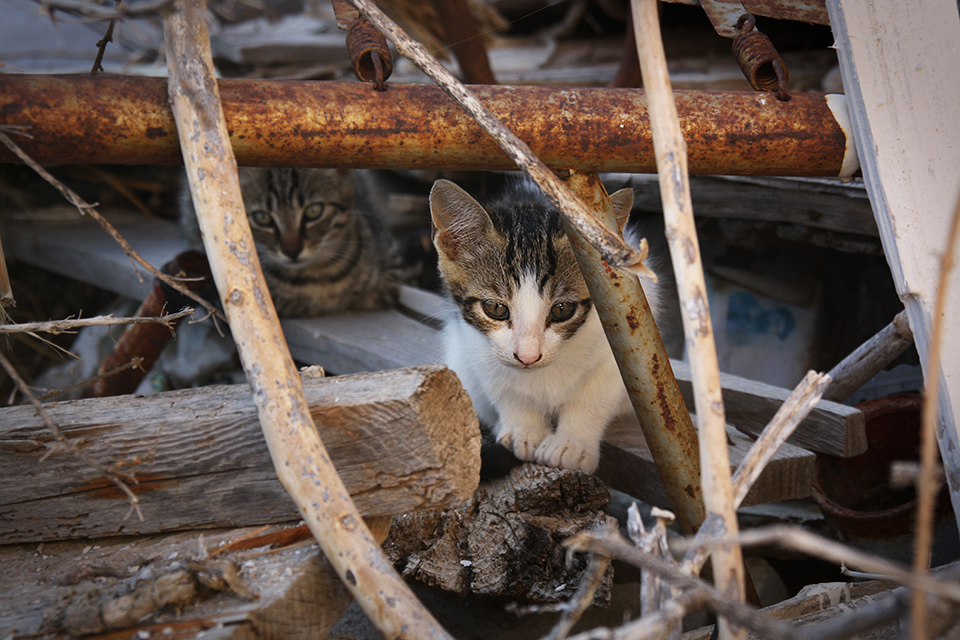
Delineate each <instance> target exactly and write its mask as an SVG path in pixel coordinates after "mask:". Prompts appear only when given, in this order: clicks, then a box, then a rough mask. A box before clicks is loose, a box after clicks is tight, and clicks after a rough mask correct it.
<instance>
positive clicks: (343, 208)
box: [181, 167, 401, 317]
mask: <svg viewBox="0 0 960 640" xmlns="http://www.w3.org/2000/svg"><path fill="white" fill-rule="evenodd" d="M239 175H240V190H241V193H242V195H243V204H244V207H245V208H246V210H247V217H248V219H249V221H250V229H251V230H252V231H253V239H254V242H255V244H256V247H257V255H258V256H259V257H260V265H261V267H262V269H263V275H264V278H265V279H266V281H267V286H268V287H269V289H270V294H271V296H272V297H273V302H274V304H275V305H276V308H277V313H278V314H279V315H281V316H292V317H302V316H316V315H322V314H327V313H334V312H337V311H347V310H353V311H367V310H373V309H382V308H386V307H390V306H392V305H394V304H395V303H396V301H397V297H398V296H399V283H400V280H401V269H400V267H399V262H398V253H397V251H396V249H395V246H394V242H393V239H392V238H391V236H390V233H389V231H388V229H387V227H386V222H385V221H384V220H383V219H382V218H381V217H380V216H379V215H378V211H375V210H372V208H371V207H363V206H358V203H357V202H356V200H357V199H356V198H355V190H356V184H355V182H356V181H355V177H354V172H352V171H345V170H338V169H274V168H249V167H244V168H241V169H240V170H239ZM181 227H182V228H183V230H184V233H185V235H186V236H187V238H188V239H189V240H190V241H191V244H192V245H194V246H195V247H197V248H201V249H202V242H201V239H200V229H199V227H198V225H197V218H196V214H195V213H194V209H193V203H192V201H191V198H190V193H189V190H187V189H184V197H183V198H182V206H181Z"/></svg>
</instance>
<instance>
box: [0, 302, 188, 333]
mask: <svg viewBox="0 0 960 640" xmlns="http://www.w3.org/2000/svg"><path fill="white" fill-rule="evenodd" d="M193 311H194V310H193V309H192V308H191V307H185V308H184V309H183V310H181V311H178V312H177V313H171V314H168V315H165V316H158V317H150V318H114V317H113V316H112V315H106V316H96V317H93V318H77V319H75V320H72V319H70V318H67V319H65V320H50V321H48V322H23V323H20V324H0V334H4V333H32V332H37V331H41V332H44V333H52V334H54V335H56V334H59V333H66V332H69V331H73V330H74V329H79V328H82V327H94V326H103V325H115V324H162V325H164V326H166V327H168V328H169V329H170V330H171V331H173V323H174V322H175V321H176V320H180V319H181V318H185V317H187V316H189V315H191V314H192V313H193Z"/></svg>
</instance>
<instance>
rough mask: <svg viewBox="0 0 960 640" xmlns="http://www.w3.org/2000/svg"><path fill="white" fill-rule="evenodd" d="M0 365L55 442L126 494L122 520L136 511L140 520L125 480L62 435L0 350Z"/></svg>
mask: <svg viewBox="0 0 960 640" xmlns="http://www.w3.org/2000/svg"><path fill="white" fill-rule="evenodd" d="M0 366H2V367H3V368H4V369H5V370H6V372H7V375H9V376H10V378H11V379H12V380H13V381H14V383H16V385H17V386H18V387H19V388H20V393H22V394H23V395H24V396H25V397H26V398H27V399H28V400H30V403H31V404H33V407H34V409H36V411H37V414H38V415H39V416H40V417H41V418H42V419H43V421H44V423H45V424H46V425H47V428H48V429H50V432H51V433H53V437H54V439H55V440H56V442H57V444H58V445H60V446H61V447H63V448H64V449H67V450H68V451H70V453H72V454H73V455H74V456H76V457H77V458H78V459H79V460H80V461H82V462H84V463H85V464H88V465H90V466H91V467H93V468H94V469H96V470H97V471H99V472H100V473H102V474H103V475H104V476H106V477H107V478H108V479H109V480H110V482H112V483H113V484H115V485H117V488H118V489H120V490H121V491H123V493H124V494H126V496H127V500H128V501H129V502H130V512H129V513H127V515H126V516H125V517H124V520H126V519H127V518H129V517H130V513H132V512H134V511H136V513H137V516H138V517H139V518H140V520H141V522H142V521H143V512H142V511H140V500H139V499H138V498H137V496H136V494H134V493H133V491H131V490H130V487H128V486H127V485H126V483H125V482H123V481H122V480H121V479H120V478H119V477H117V475H116V474H114V473H112V472H111V471H110V470H109V469H107V468H106V467H105V466H103V465H102V464H100V463H99V462H97V461H96V460H94V459H93V458H91V457H89V456H88V455H87V454H85V453H84V452H83V451H81V450H80V449H79V448H77V446H76V445H75V444H73V443H72V442H70V441H69V440H67V439H66V438H65V437H64V436H63V433H62V432H61V431H60V427H58V426H57V425H56V423H55V422H54V421H53V420H51V419H50V416H49V414H47V411H46V409H44V408H43V405H42V404H40V401H39V400H37V397H36V396H35V395H33V391H31V390H30V387H28V386H27V383H26V382H24V380H23V378H21V377H20V374H19V373H18V372H17V370H16V368H15V367H14V366H13V365H12V364H10V361H9V360H7V357H6V356H5V355H4V354H3V353H2V352H0ZM52 452H53V449H51V450H50V451H48V452H47V454H46V455H45V456H44V458H45V457H46V456H47V455H49V454H50V453H52Z"/></svg>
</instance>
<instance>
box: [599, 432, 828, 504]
mask: <svg viewBox="0 0 960 640" xmlns="http://www.w3.org/2000/svg"><path fill="white" fill-rule="evenodd" d="M727 438H728V440H729V442H730V443H731V444H730V448H729V450H730V468H731V472H732V471H735V470H736V469H737V467H739V466H740V463H741V461H742V460H743V458H744V457H745V456H746V455H747V452H748V451H749V450H750V446H751V445H752V444H753V440H751V439H750V438H748V437H747V436H745V435H744V434H742V433H740V432H739V431H737V429H736V428H734V427H731V426H730V425H727ZM814 462H815V456H814V454H813V453H811V452H809V451H806V450H804V449H801V448H799V447H795V446H792V445H790V444H784V445H783V446H782V447H780V449H779V450H778V451H777V453H776V454H775V455H774V457H773V459H772V460H770V462H769V463H768V464H767V466H766V467H765V468H764V470H763V473H762V474H761V475H760V477H759V478H758V479H757V482H756V483H755V484H754V486H753V488H752V489H751V490H750V493H748V494H747V497H746V498H745V499H744V501H743V506H750V505H755V504H767V503H769V502H780V501H782V500H794V499H798V498H806V497H809V496H810V483H811V482H812V481H813V474H814V472H815V470H814ZM597 473H598V475H599V476H600V477H601V478H602V479H603V481H604V482H605V483H606V484H607V486H609V487H611V488H613V489H617V490H618V491H622V492H624V493H626V494H627V495H631V496H633V497H635V498H640V499H641V500H643V501H644V502H647V503H648V504H653V505H657V506H660V507H663V508H665V509H669V508H670V502H669V500H668V499H667V494H666V490H665V489H664V487H663V482H662V481H661V480H660V476H659V475H658V473H657V469H656V466H655V465H654V464H653V457H652V455H651V454H650V450H649V448H647V443H646V442H645V441H644V439H643V435H642V432H641V431H640V425H638V424H637V423H636V420H635V419H632V418H622V419H618V420H617V421H615V422H614V423H613V424H612V425H611V426H610V429H609V430H608V431H607V435H606V437H605V441H604V446H603V449H602V454H601V459H600V468H599V469H598V471H597Z"/></svg>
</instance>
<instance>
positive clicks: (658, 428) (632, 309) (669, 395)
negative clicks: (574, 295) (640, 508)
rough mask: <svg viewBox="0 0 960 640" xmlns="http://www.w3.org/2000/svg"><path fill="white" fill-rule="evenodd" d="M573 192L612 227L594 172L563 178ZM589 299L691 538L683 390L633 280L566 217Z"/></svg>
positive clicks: (693, 496) (693, 511)
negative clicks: (584, 236)
mask: <svg viewBox="0 0 960 640" xmlns="http://www.w3.org/2000/svg"><path fill="white" fill-rule="evenodd" d="M567 184H568V186H569V187H570V189H571V191H573V192H574V193H575V194H576V195H577V197H579V198H580V199H581V200H583V202H584V203H586V204H587V206H588V207H590V208H591V209H592V210H593V211H594V212H595V213H596V216H597V218H598V219H599V220H600V222H602V223H603V224H605V225H606V226H607V227H608V228H610V229H616V228H617V218H616V215H615V214H614V211H613V206H612V205H611V203H610V198H608V197H607V192H606V190H605V189H604V188H603V184H602V183H601V182H600V178H599V177H597V175H596V174H582V173H577V174H574V175H572V176H570V178H569V179H568V180H567ZM564 229H565V230H566V232H567V234H568V235H569V236H570V244H571V245H573V250H574V253H575V254H576V256H577V262H578V263H579V264H580V270H581V271H582V272H583V278H584V280H586V283H587V288H588V289H589V290H590V298H591V299H592V300H593V303H594V305H595V306H596V308H597V314H598V315H599V316H600V322H601V324H602V325H603V329H604V331H605V332H606V334H607V340H608V341H609V342H610V347H611V349H613V355H614V357H615V358H616V360H617V366H619V367H620V374H621V375H622V377H623V382H624V384H625V385H626V387H627V392H628V393H629V395H630V401H631V402H632V403H633V408H634V410H635V411H636V412H637V418H638V419H639V421H640V427H641V429H642V430H643V435H644V437H645V438H646V440H647V444H648V445H649V447H650V453H651V454H652V455H653V461H654V463H655V464H656V465H657V471H658V472H659V473H660V478H661V479H662V480H663V485H664V487H665V488H666V490H667V496H668V497H669V498H670V506H671V507H672V508H673V511H674V513H675V514H676V516H677V524H678V525H680V530H681V531H683V532H684V533H685V534H687V535H690V534H692V533H693V532H695V531H696V530H697V529H698V528H699V527H700V525H701V524H702V523H703V520H704V518H705V517H706V515H705V512H704V508H703V493H702V491H701V487H700V458H699V443H698V440H697V432H696V430H695V429H694V427H693V421H692V420H691V419H690V413H689V412H688V411H687V405H686V404H685V403H684V401H683V396H681V395H680V388H679V387H678V386H677V379H676V378H675V377H674V375H673V368H672V367H671V366H670V359H669V358H668V357H667V353H666V351H665V350H664V348H663V341H662V340H661V339H660V332H659V331H658V330H657V325H656V323H655V322H654V320H653V314H651V312H650V305H649V304H647V298H646V295H644V293H643V289H642V288H641V287H640V281H639V280H637V278H636V277H632V276H629V275H626V274H623V273H621V272H619V271H617V270H616V269H611V268H610V266H609V265H608V264H607V263H606V262H605V261H603V260H602V259H601V257H600V254H599V253H598V252H597V251H596V250H595V249H594V248H593V247H591V246H590V245H589V244H588V243H587V242H586V241H584V239H583V238H582V237H581V236H580V234H578V233H577V232H576V231H575V230H574V229H573V227H572V226H571V225H570V224H568V223H567V222H566V221H564Z"/></svg>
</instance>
